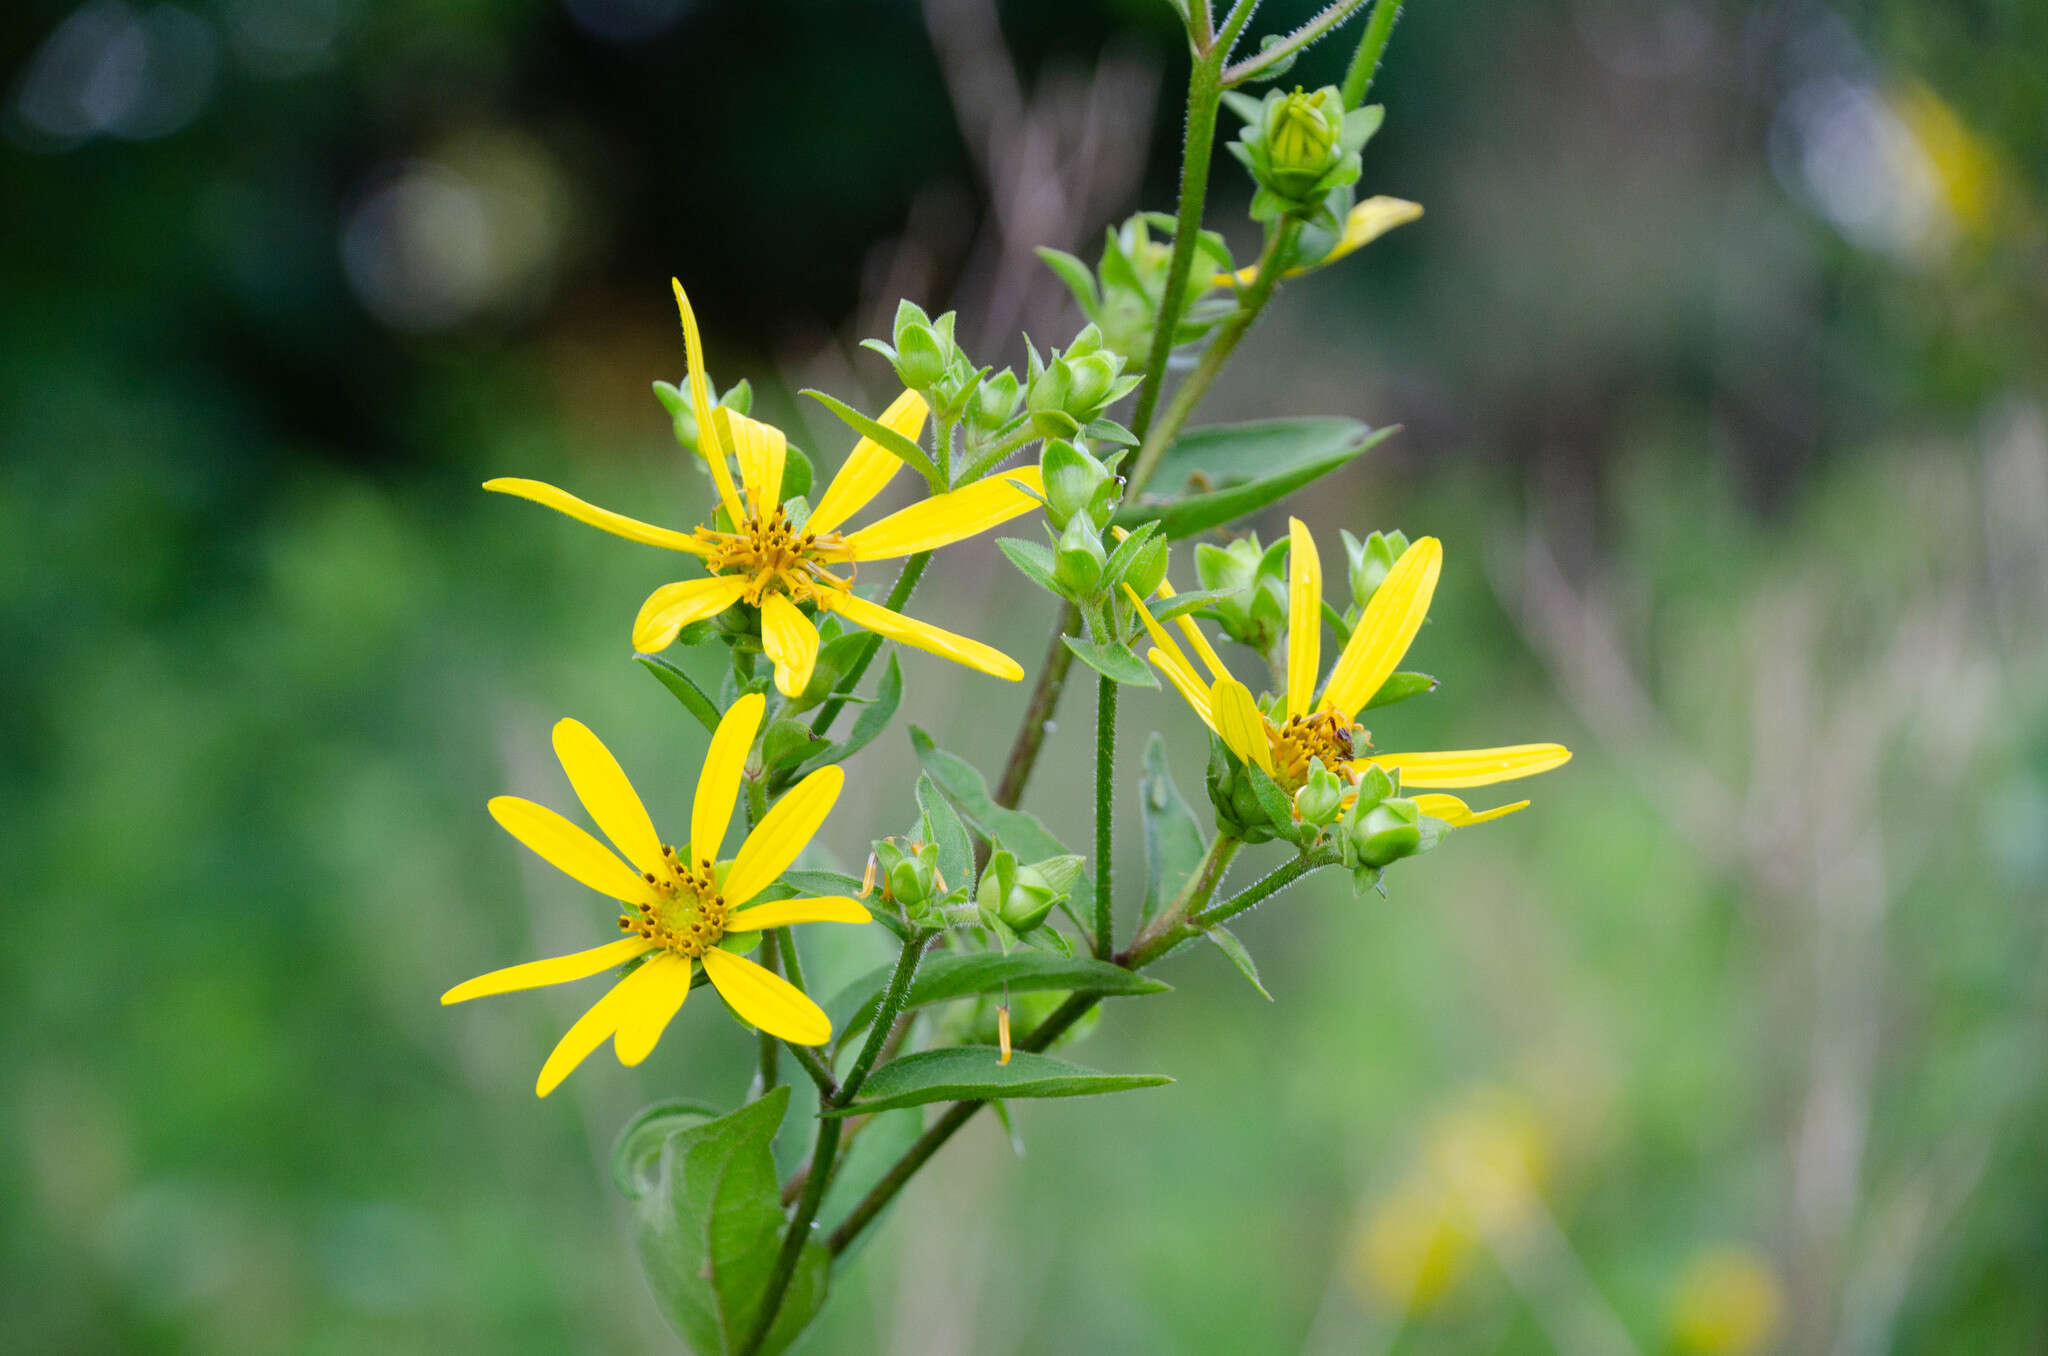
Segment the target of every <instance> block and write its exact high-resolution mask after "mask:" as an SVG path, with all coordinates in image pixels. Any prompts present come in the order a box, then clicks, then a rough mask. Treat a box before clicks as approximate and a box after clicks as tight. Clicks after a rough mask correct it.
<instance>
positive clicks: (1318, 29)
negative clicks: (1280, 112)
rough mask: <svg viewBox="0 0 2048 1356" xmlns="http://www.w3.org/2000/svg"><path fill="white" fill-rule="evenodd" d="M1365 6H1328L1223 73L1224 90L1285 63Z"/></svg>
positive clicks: (1341, 2) (1349, 2)
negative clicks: (1261, 50)
mask: <svg viewBox="0 0 2048 1356" xmlns="http://www.w3.org/2000/svg"><path fill="white" fill-rule="evenodd" d="M1364 4H1365V0H1336V3H1335V4H1331V5H1326V6H1324V7H1323V10H1322V12H1321V13H1319V14H1317V15H1316V16H1315V17H1314V18H1313V19H1310V20H1309V21H1308V22H1307V23H1305V24H1303V25H1302V26H1301V27H1299V28H1297V29H1295V30H1294V31H1293V32H1292V33H1289V34H1288V35H1287V37H1286V38H1285V39H1283V40H1282V41H1280V42H1276V43H1274V44H1273V45H1272V46H1271V47H1268V48H1267V49H1266V50H1265V51H1263V52H1260V53H1259V54H1258V55H1257V56H1250V57H1246V58H1245V59H1244V60H1243V61H1240V62H1238V63H1237V64H1236V65H1235V66H1232V67H1229V68H1228V69H1227V70H1225V71H1224V72H1223V88H1225V89H1234V88H1236V87H1237V86H1239V85H1242V84H1243V83H1244V82H1245V81H1247V80H1251V79H1254V78H1256V77H1257V76H1258V74H1259V72H1260V71H1263V70H1266V69H1268V68H1270V67H1271V66H1273V65H1275V64H1276V63H1278V62H1282V61H1285V60H1286V59H1287V58H1288V57H1290V56H1292V55H1294V54H1295V53H1296V52H1299V51H1300V50H1301V49H1302V48H1304V47H1306V46H1308V45H1309V44H1310V43H1312V42H1315V41H1316V40H1317V39H1319V38H1321V37H1322V36H1323V35H1324V34H1325V33H1328V32H1329V31H1330V30H1331V29H1333V28H1335V27H1336V26H1337V25H1338V24H1341V23H1343V22H1344V21H1345V20H1346V19H1348V18H1350V17H1351V16H1352V15H1353V14H1356V13H1357V12H1358V10H1359V8H1360V7H1361V6H1363V5H1364Z"/></svg>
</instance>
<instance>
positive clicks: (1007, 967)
mask: <svg viewBox="0 0 2048 1356" xmlns="http://www.w3.org/2000/svg"><path fill="white" fill-rule="evenodd" d="M895 968H896V967H895V966H894V965H883V966H878V967H876V968H875V969H874V970H872V971H870V972H869V973H867V974H865V975H862V976H861V977H860V978H859V979H856V980H855V981H853V983H851V984H849V985H847V986H846V987H845V988H844V989H842V990H840V991H839V995H838V996H837V997H836V998H834V999H833V1000H832V1001H831V1002H830V1003H827V1004H826V1005H825V1011H826V1013H827V1014H829V1015H830V1016H831V1018H832V1029H833V1030H834V1031H837V1032H839V1033H840V1036H839V1039H840V1040H842V1041H843V1040H845V1039H846V1038H847V1036H848V1035H850V1034H851V1033H853V1032H855V1031H859V1030H862V1029H863V1028H865V1027H866V1026H867V1025H868V1023H870V1022H872V1021H873V1020H874V1019H875V1009H876V1008H877V1007H879V1006H880V1005H881V1001H882V989H883V986H885V985H886V984H887V983H888V982H889V976H890V973H891V972H892V971H893V970H894V969H895ZM1006 986H1007V987H1008V989H1009V990H1010V991H1011V992H1013V993H1045V992H1051V991H1066V990H1085V991H1087V992H1089V993H1100V994H1109V995H1115V996H1119V997H1121V996H1126V995H1134V994H1146V993H1166V992H1168V991H1169V989H1170V987H1171V986H1169V985H1166V984H1162V983H1161V982H1160V981H1158V980H1156V979H1147V978H1146V977H1145V976H1144V975H1141V974H1139V973H1138V972H1137V971H1135V970H1126V969H1124V968H1123V967H1122V966H1121V965H1111V964H1110V963H1109V962H1108V961H1100V960H1096V959H1094V958H1093V957H1088V956H1060V955H1055V954H1053V953H1052V952H1050V951H1012V952H1011V953H1010V954H1009V955H1007V956H1005V955H1002V954H1000V953H998V952H994V951H975V952H969V953H967V954H964V955H943V954H941V955H936V956H933V957H931V958H930V959H928V960H926V961H925V962H924V964H922V965H920V966H919V967H918V970H917V977H916V978H915V979H913V980H912V981H911V982H910V993H909V995H908V996H907V997H906V998H905V999H904V1002H903V1006H904V1007H905V1008H918V1007H925V1006H928V1005H930V1004H932V1003H944V1002H947V1001H949V1000H951V999H955V998H971V997H973V996H974V995H976V994H984V993H1001V992H1003V990H1004V988H1005V987H1006Z"/></svg>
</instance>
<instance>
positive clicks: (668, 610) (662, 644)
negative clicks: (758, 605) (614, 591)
mask: <svg viewBox="0 0 2048 1356" xmlns="http://www.w3.org/2000/svg"><path fill="white" fill-rule="evenodd" d="M746 591H747V579H746V576H745V575H739V574H721V575H714V576H712V577H711V578H709V579H685V580H683V581H682V582H681V583H677V584H663V585H662V586H661V587H660V588H658V589H656V590H655V591H654V592H652V593H650V594H648V595H647V601H646V602H644V603H642V604H641V605H640V615H639V616H637V617H635V618H634V619H633V648H634V649H636V650H638V651H640V653H642V654H653V653H654V652H655V651H657V650H666V649H667V648H668V647H669V646H671V645H673V644H675V643H676V633H677V632H678V631H681V630H682V629H683V628H684V627H685V626H688V625H689V624H690V623H691V622H695V621H703V620H704V619H705V618H706V617H715V616H717V615H718V614H719V613H721V612H723V611H725V610H726V609H727V608H729V607H731V606H732V605H733V604H734V603H736V602H738V601H739V600H740V595H741V594H743V593H745V592H746Z"/></svg>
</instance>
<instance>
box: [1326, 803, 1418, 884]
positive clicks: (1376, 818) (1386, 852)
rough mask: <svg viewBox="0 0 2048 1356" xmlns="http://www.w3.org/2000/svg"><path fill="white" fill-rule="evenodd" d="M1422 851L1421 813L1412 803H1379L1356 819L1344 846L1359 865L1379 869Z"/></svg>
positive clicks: (1346, 851)
mask: <svg viewBox="0 0 2048 1356" xmlns="http://www.w3.org/2000/svg"><path fill="white" fill-rule="evenodd" d="M1421 850H1422V812H1421V811H1419V810H1417V809H1416V808H1415V802H1414V801H1412V800H1402V799H1399V798H1398V797H1397V798H1393V799H1389V800H1383V801H1381V802H1380V803H1379V804H1378V805H1375V806H1373V807H1372V809H1370V810H1367V811H1366V812H1365V813H1364V814H1363V815H1360V816H1359V818H1358V823H1357V824H1356V826H1354V827H1353V828H1352V830H1351V833H1350V840H1349V842H1348V843H1347V844H1346V846H1345V855H1346V856H1347V857H1351V856H1355V857H1356V859H1357V862H1358V863H1359V864H1362V865H1365V866H1371V867H1383V866H1386V865H1388V864H1389V863H1392V862H1397V861H1399V860H1401V858H1403V857H1412V856H1414V855H1415V854H1416V853H1417V852H1420V851H1421Z"/></svg>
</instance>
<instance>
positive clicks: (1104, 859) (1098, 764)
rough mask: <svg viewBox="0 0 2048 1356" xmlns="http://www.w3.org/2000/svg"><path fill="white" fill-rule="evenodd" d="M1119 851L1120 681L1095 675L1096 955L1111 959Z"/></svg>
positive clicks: (1106, 675)
mask: <svg viewBox="0 0 2048 1356" xmlns="http://www.w3.org/2000/svg"><path fill="white" fill-rule="evenodd" d="M1115 850H1116V680H1115V679H1114V678H1111V677H1110V676H1109V675H1108V674H1106V673H1103V674H1097V675H1096V677H1095V957H1096V959H1097V960H1108V959H1109V956H1110V952H1111V951H1113V950H1114V949H1115V948H1114V947H1112V946H1111V945H1110V929H1111V928H1112V927H1113V926H1114V925H1115V918H1114V915H1113V913H1112V912H1111V909H1110V905H1111V902H1112V899H1113V896H1112V894H1111V891H1110V883H1109V882H1110V858H1111V857H1112V856H1113V855H1114V853H1115Z"/></svg>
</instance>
